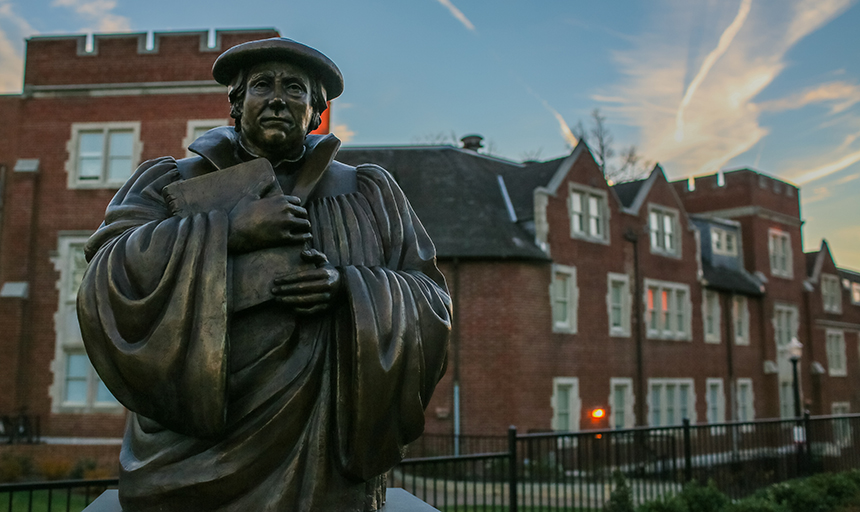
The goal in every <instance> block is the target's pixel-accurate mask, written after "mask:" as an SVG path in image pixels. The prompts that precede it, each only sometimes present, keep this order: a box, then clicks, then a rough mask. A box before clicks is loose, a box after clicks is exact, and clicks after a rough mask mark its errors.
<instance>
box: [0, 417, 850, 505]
mask: <svg viewBox="0 0 860 512" xmlns="http://www.w3.org/2000/svg"><path fill="white" fill-rule="evenodd" d="M855 433H856V434H855ZM858 435H860V414H852V415H843V416H821V417H809V416H806V417H804V418H803V419H801V420H762V421H753V422H746V423H723V424H708V425H691V424H690V423H689V422H688V421H685V422H684V424H683V425H679V426H673V427H658V428H633V429H625V430H591V431H583V432H564V433H559V432H553V433H537V434H518V433H517V431H516V429H514V428H511V430H510V431H509V432H508V436H507V437H492V436H491V437H484V438H479V437H474V436H472V437H468V438H466V437H461V438H460V439H456V440H455V439H452V438H450V437H449V438H448V439H447V440H444V439H442V438H443V437H445V436H433V435H429V436H425V439H423V440H419V442H416V443H414V444H413V445H411V446H410V447H409V449H408V454H409V456H408V458H406V459H404V460H403V461H402V462H401V463H400V464H399V465H398V466H397V467H395V468H394V469H393V470H392V471H391V474H390V475H389V485H391V486H392V487H403V488H405V489H406V490H407V491H409V492H411V493H413V494H415V495H416V496H418V497H419V498H421V499H422V500H424V501H426V502H427V503H429V504H431V505H433V506H434V507H436V508H439V509H440V510H442V511H463V512H467V511H468V512H472V511H476V510H482V511H505V512H525V511H529V512H531V511H535V510H541V511H548V510H552V511H556V512H557V511H574V510H575V511H582V510H598V509H601V508H602V507H603V505H604V503H605V502H606V501H607V500H608V499H609V495H610V493H611V491H612V485H613V483H612V481H613V480H612V476H613V475H614V474H615V473H616V472H620V473H621V474H623V475H624V476H625V478H626V480H627V482H628V484H629V486H630V488H631V491H632V493H633V497H634V502H635V503H636V504H640V503H643V502H646V501H650V500H653V499H656V498H659V497H662V496H668V495H671V494H674V493H676V492H678V491H679V490H680V489H681V487H682V486H683V485H684V484H685V483H687V482H690V481H699V482H702V483H704V482H707V481H709V480H713V481H714V483H715V484H716V485H717V487H718V488H719V489H720V490H722V491H723V492H725V493H726V494H728V495H729V496H731V497H732V498H740V497H743V496H746V495H748V494H750V493H752V492H754V491H755V490H757V489H759V488H762V487H765V486H767V485H770V484H772V483H776V482H780V481H784V480H788V479H791V478H795V477H800V476H806V475H810V474H814V473H820V472H825V471H843V470H847V469H852V468H858V467H860V442H858V441H860V440H858V439H857V436H858ZM456 451H459V452H460V454H459V455H454V453H455V452H456ZM416 454H420V455H421V456H416ZM432 455H437V456H432ZM116 485H117V480H116V479H106V480H79V481H66V482H43V483H19V484H0V511H2V510H3V509H4V508H6V510H7V512H23V511H28V512H60V511H66V512H80V511H81V510H83V509H84V507H86V505H88V504H89V503H90V502H91V501H92V500H93V499H95V497H97V496H98V495H99V494H100V493H101V492H103V491H104V489H106V488H113V487H116Z"/></svg>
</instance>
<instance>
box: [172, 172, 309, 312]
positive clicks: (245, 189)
mask: <svg viewBox="0 0 860 512" xmlns="http://www.w3.org/2000/svg"><path fill="white" fill-rule="evenodd" d="M162 193H163V194H164V196H165V198H167V202H168V204H169V206H170V209H171V211H172V213H173V214H174V215H178V216H180V217H187V216H190V215H194V214H196V213H206V212H210V211H213V210H223V211H225V212H227V213H229V212H230V211H231V210H232V209H233V207H235V206H236V204H238V203H239V201H241V200H242V199H244V198H245V197H247V196H248V195H259V196H260V197H271V196H274V195H280V194H283V191H282V190H281V186H280V185H279V184H278V180H277V178H276V177H275V171H274V170H273V169H272V164H271V163H269V161H268V160H266V159H265V158H258V159H256V160H252V161H250V162H245V163H241V164H239V165H235V166H233V167H228V168H226V169H221V170H218V171H214V172H210V173H208V174H204V175H202V176H197V177H195V178H190V179H187V180H183V181H177V182H175V183H171V184H170V185H167V186H166V187H164V190H163V191H162ZM306 248H307V245H306V244H292V245H283V246H280V247H272V248H268V249H261V250H259V251H253V252H248V253H243V254H238V255H235V256H232V257H231V258H230V260H231V263H232V264H231V265H230V266H231V267H232V271H231V272H232V279H231V285H230V289H231V290H230V293H231V295H232V299H233V301H232V306H231V307H232V310H233V311H241V310H243V309H247V308H250V307H253V306H256V305H258V304H262V303H263V302H266V301H268V300H271V299H273V298H274V295H273V294H272V283H273V282H274V280H275V278H277V277H283V276H286V275H290V274H293V273H295V272H298V271H299V270H304V269H310V268H313V267H314V266H313V265H312V264H310V263H307V262H305V261H304V259H303V258H302V256H301V253H302V251H303V250H305V249H306Z"/></svg>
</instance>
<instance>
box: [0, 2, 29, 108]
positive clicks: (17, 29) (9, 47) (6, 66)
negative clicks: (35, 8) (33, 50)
mask: <svg viewBox="0 0 860 512" xmlns="http://www.w3.org/2000/svg"><path fill="white" fill-rule="evenodd" d="M35 33H36V30H35V29H33V27H32V26H31V25H30V23H29V22H27V20H25V19H24V18H22V17H21V16H19V15H18V14H17V13H16V12H15V8H14V6H13V5H12V3H11V2H9V1H8V0H0V92H3V93H9V92H16V91H20V90H21V84H22V78H23V75H24V58H23V55H24V46H23V44H21V43H19V42H18V41H23V40H24V39H26V38H28V37H30V36H32V35H33V34H35ZM13 41H14V43H13Z"/></svg>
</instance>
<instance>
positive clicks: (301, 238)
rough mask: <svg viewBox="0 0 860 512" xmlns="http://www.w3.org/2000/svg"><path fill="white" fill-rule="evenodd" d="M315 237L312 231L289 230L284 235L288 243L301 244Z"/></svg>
mask: <svg viewBox="0 0 860 512" xmlns="http://www.w3.org/2000/svg"><path fill="white" fill-rule="evenodd" d="M313 238H314V237H313V235H312V234H310V233H293V232H288V233H287V234H286V235H284V238H283V240H284V242H286V243H288V244H301V243H306V242H310V241H311V240H313Z"/></svg>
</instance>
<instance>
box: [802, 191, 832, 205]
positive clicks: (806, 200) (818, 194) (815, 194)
mask: <svg viewBox="0 0 860 512" xmlns="http://www.w3.org/2000/svg"><path fill="white" fill-rule="evenodd" d="M832 195H833V194H832V193H831V192H830V189H828V188H827V187H818V188H814V189H812V195H811V196H808V197H807V196H804V197H803V199H802V200H801V203H803V204H804V205H807V204H810V203H816V202H818V201H821V200H823V199H827V198H828V197H831V196H832Z"/></svg>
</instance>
